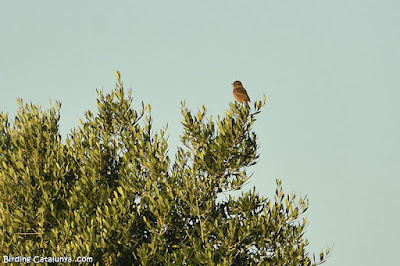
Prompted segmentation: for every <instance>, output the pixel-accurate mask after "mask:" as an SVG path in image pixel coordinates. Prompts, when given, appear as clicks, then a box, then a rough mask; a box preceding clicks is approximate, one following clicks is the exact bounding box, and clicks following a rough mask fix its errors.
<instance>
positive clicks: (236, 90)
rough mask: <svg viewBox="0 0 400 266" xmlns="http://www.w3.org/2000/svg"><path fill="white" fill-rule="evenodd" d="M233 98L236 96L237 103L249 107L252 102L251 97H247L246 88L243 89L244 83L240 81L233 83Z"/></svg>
mask: <svg viewBox="0 0 400 266" xmlns="http://www.w3.org/2000/svg"><path fill="white" fill-rule="evenodd" d="M232 85H233V96H235V99H236V101H238V102H240V103H245V104H246V105H247V106H249V103H248V102H250V97H249V95H247V91H246V89H245V88H243V84H242V82H240V81H239V80H237V81H235V82H233V84H232Z"/></svg>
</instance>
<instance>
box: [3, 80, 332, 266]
mask: <svg viewBox="0 0 400 266" xmlns="http://www.w3.org/2000/svg"><path fill="white" fill-rule="evenodd" d="M116 74H117V79H118V82H117V85H116V88H115V89H114V90H112V91H111V92H110V93H106V94H104V92H102V91H98V99H97V108H98V110H97V112H96V114H94V113H92V112H91V111H87V112H86V113H85V120H84V121H82V120H80V126H79V127H78V128H76V129H73V130H71V133H70V134H69V135H68V136H67V137H66V138H65V140H62V138H61V134H60V132H59V119H60V108H61V103H60V102H56V103H55V105H54V106H53V107H51V108H50V109H49V110H46V111H43V110H42V109H41V107H40V106H38V105H34V104H24V103H23V101H22V100H21V99H18V103H19V106H20V107H19V110H18V112H17V114H16V116H15V119H14V120H13V122H12V123H11V122H10V121H9V117H8V115H7V114H4V113H1V116H0V230H1V232H2V234H0V254H2V255H8V256H18V255H21V256H34V255H37V256H40V257H72V258H73V259H75V258H77V257H78V256H88V257H92V258H93V263H94V264H97V265H129V264H132V265H169V264H176V265H313V264H316V263H321V262H324V261H325V259H326V256H327V255H328V253H329V252H330V250H329V249H328V250H326V251H325V252H321V253H320V256H319V257H320V258H319V260H318V261H316V260H315V258H312V257H313V256H311V255H310V254H309V253H307V252H306V246H307V245H308V241H307V239H305V238H304V233H305V227H306V224H307V220H306V217H303V216H302V215H303V213H304V212H305V211H306V210H307V208H308V200H307V198H301V197H300V198H299V197H297V196H296V195H295V194H293V193H292V194H285V193H284V192H283V190H282V187H281V181H279V180H277V188H276V194H275V195H274V197H273V199H269V198H266V197H263V196H261V195H259V194H258V193H257V191H256V189H255V188H253V189H251V190H249V191H246V192H244V191H242V189H243V185H244V184H245V182H246V181H248V179H249V175H248V173H247V171H246V170H248V167H250V166H252V165H254V164H256V163H257V162H258V160H259V157H260V154H258V153H257V150H258V144H257V136H256V133H255V132H254V131H253V126H254V123H255V121H256V117H257V115H258V114H259V113H260V112H261V109H262V107H263V106H264V105H265V97H264V99H263V100H262V101H256V102H255V103H254V112H253V113H252V112H251V109H249V108H247V106H245V105H241V104H239V103H230V108H229V110H227V111H226V112H225V115H224V116H223V117H218V118H217V120H216V121H213V119H212V118H211V117H209V116H207V114H206V108H205V107H204V106H202V107H201V108H200V110H199V111H198V112H197V113H196V114H193V113H192V112H191V111H190V110H188V108H187V107H186V106H185V103H182V115H183V119H182V124H183V133H182V135H181V145H180V146H179V147H178V149H177V152H176V154H175V157H174V159H173V160H172V159H171V158H170V157H169V156H168V145H167V139H166V137H165V134H166V129H162V130H159V131H155V130H153V124H152V118H151V109H150V106H149V105H145V104H143V103H142V105H141V108H140V109H139V110H134V109H133V107H132V101H133V97H132V94H131V91H130V90H129V91H128V92H126V90H125V89H124V87H123V83H122V81H121V78H120V74H119V72H117V73H116ZM232 191H242V193H241V195H238V196H232V195H231V194H230V192H232ZM221 195H222V196H221Z"/></svg>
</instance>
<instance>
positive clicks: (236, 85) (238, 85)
mask: <svg viewBox="0 0 400 266" xmlns="http://www.w3.org/2000/svg"><path fill="white" fill-rule="evenodd" d="M232 85H233V87H243V85H242V82H240V81H239V80H236V81H235V82H233V83H232Z"/></svg>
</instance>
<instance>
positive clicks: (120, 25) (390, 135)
mask: <svg viewBox="0 0 400 266" xmlns="http://www.w3.org/2000/svg"><path fill="white" fill-rule="evenodd" d="M399 8H400V2H399V1H395V0H392V1H389V0H386V1H385V0H381V1H371V0H362V1H361V0H359V1H356V0H346V1H344V0H336V1H333V0H329V1H328V0H327V1H324V0H318V1H317V0H314V1H310V0H303V1H294V0H290V1H289V0H287V1H277V0H275V1H271V0H270V1H268V0H263V1H201V2H200V1H196V2H195V1H173V0H171V1H148V2H146V3H144V1H98V0H97V1H67V2H63V3H60V2H59V1H23V4H22V3H21V1H13V2H11V1H2V3H1V4H0V33H1V37H0V38H1V39H0V40H1V41H0V53H1V58H0V90H1V97H0V110H1V111H4V112H8V113H9V114H10V115H14V113H15V111H16V109H17V103H16V101H15V99H16V98H17V97H22V98H23V99H24V100H25V101H27V102H29V101H32V102H34V103H38V104H41V105H42V106H43V107H46V108H47V107H48V106H49V103H48V102H49V98H51V99H53V100H60V101H61V102H62V113H61V116H62V118H61V131H62V133H63V135H65V134H67V133H68V132H69V130H70V129H71V128H72V127H75V126H76V125H78V122H77V119H78V118H83V113H84V111H85V110H87V109H91V110H95V107H96V105H95V103H96V96H97V94H96V88H99V89H101V88H103V89H104V90H105V91H107V92H108V91H110V90H111V89H112V88H114V84H115V82H116V79H115V76H114V73H113V72H114V70H116V69H119V70H120V71H121V74H122V78H123V80H124V82H125V83H124V84H125V86H126V87H132V89H133V93H134V97H135V100H136V102H135V103H134V106H136V107H138V106H139V104H140V102H141V101H144V102H148V103H150V104H151V105H152V110H153V113H152V114H153V118H154V122H155V128H156V129H161V128H162V127H163V126H164V125H166V123H168V125H169V128H168V134H169V145H170V150H171V151H175V147H176V146H177V145H178V140H179V137H178V134H179V133H180V132H181V129H182V126H181V122H180V121H181V115H180V102H181V101H182V100H186V102H187V105H188V106H189V107H190V108H193V110H196V108H197V107H200V106H201V105H203V104H204V105H205V106H207V108H208V114H209V115H212V116H213V117H216V116H217V115H223V113H224V111H225V110H226V109H227V108H228V103H229V102H230V101H233V96H232V87H231V83H232V82H233V81H234V80H241V81H242V82H243V84H244V85H245V88H246V89H247V90H248V93H249V95H250V97H251V99H252V100H260V99H262V96H263V95H264V94H265V95H266V96H267V106H266V108H264V110H263V113H262V114H261V115H260V116H259V119H258V120H257V123H258V124H257V127H256V130H257V133H258V136H259V139H258V141H259V144H260V146H261V148H260V153H261V157H260V161H259V164H258V165H257V166H254V167H253V168H251V169H250V171H251V172H254V176H253V177H252V179H251V182H250V185H249V186H248V188H250V187H252V186H256V188H257V189H258V191H259V192H260V193H261V194H262V195H264V196H273V193H274V190H275V178H280V179H282V181H283V187H284V189H285V190H286V191H287V192H294V193H297V194H301V195H308V197H309V199H310V203H311V206H310V209H309V211H308V212H307V216H308V219H309V225H308V228H307V234H306V237H307V238H308V239H309V240H310V242H311V244H310V246H309V251H310V252H316V253H318V252H319V251H320V249H321V248H326V247H327V246H330V245H335V247H334V250H333V254H332V256H331V257H330V259H329V260H328V262H327V263H326V264H325V265H342V266H343V265H349V266H354V265H371V266H372V265H396V263H398V255H397V254H398V253H399V251H400V241H399V236H400V229H399V226H398V221H399V220H400V214H399V209H400V196H399V192H398V191H399V188H400V182H399V178H400V166H399V165H400V164H399V161H400V160H399V159H400V155H399V154H400V153H399V148H400V141H399V140H400V138H399V137H400V107H399V104H398V102H399V99H400V75H399V68H400V53H399V47H400V30H399V29H400V16H399ZM0 255H2V254H0ZM21 255H23V254H21Z"/></svg>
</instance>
